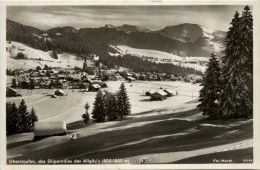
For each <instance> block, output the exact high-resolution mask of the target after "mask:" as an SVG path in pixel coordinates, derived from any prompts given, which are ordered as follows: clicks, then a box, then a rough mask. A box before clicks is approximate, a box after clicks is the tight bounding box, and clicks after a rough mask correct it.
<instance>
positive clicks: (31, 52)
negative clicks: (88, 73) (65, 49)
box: [6, 42, 83, 69]
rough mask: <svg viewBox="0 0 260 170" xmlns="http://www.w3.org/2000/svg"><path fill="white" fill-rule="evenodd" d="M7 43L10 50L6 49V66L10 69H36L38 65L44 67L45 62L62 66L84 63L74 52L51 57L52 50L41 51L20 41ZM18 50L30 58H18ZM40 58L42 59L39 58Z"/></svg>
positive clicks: (69, 66) (53, 65)
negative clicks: (56, 57) (55, 57)
mask: <svg viewBox="0 0 260 170" xmlns="http://www.w3.org/2000/svg"><path fill="white" fill-rule="evenodd" d="M6 45H7V48H8V49H9V51H6V60H7V61H6V62H7V65H6V67H7V68H8V69H17V68H18V69H19V68H20V69H21V68H23V69H35V67H37V66H40V67H41V68H43V67H44V65H45V64H46V65H48V66H51V67H61V68H74V67H75V66H77V67H82V65H83V60H77V56H75V55H73V54H68V53H62V54H58V59H54V58H52V57H51V53H52V51H48V52H45V51H41V50H38V49H34V48H31V47H29V46H27V45H24V44H22V43H18V42H12V43H11V44H9V43H6ZM18 52H22V53H23V54H25V56H26V57H27V58H28V59H26V60H22V59H20V60H18V59H16V55H17V53H18ZM39 58H40V59H41V60H38V59H39Z"/></svg>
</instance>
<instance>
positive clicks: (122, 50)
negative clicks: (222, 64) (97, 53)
mask: <svg viewBox="0 0 260 170" xmlns="http://www.w3.org/2000/svg"><path fill="white" fill-rule="evenodd" d="M110 47H112V48H114V49H115V50H116V51H117V53H110V52H109V55H110V56H120V55H125V54H131V55H134V56H137V57H152V58H153V59H154V61H156V60H157V61H156V62H158V63H172V64H173V65H178V66H182V67H187V68H193V69H195V70H198V71H202V72H204V71H205V70H206V68H207V66H206V65H205V64H204V65H201V64H200V62H208V61H209V58H207V57H181V56H178V55H175V54H171V53H167V52H162V51H158V50H150V49H138V48H132V47H129V46H126V45H110ZM165 59H166V60H169V61H165Z"/></svg>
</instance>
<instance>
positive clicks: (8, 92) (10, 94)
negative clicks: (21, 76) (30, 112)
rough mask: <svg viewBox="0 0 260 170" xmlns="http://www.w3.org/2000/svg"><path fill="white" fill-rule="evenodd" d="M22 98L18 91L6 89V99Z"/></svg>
mask: <svg viewBox="0 0 260 170" xmlns="http://www.w3.org/2000/svg"><path fill="white" fill-rule="evenodd" d="M16 96H21V95H20V94H19V93H17V91H16V90H15V89H13V88H11V87H6V97H16Z"/></svg>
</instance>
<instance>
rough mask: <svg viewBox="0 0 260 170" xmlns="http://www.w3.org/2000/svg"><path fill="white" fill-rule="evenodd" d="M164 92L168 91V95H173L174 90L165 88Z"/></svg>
mask: <svg viewBox="0 0 260 170" xmlns="http://www.w3.org/2000/svg"><path fill="white" fill-rule="evenodd" d="M164 92H165V93H167V97H171V96H173V91H171V90H168V89H165V90H164Z"/></svg>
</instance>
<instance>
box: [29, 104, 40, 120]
mask: <svg viewBox="0 0 260 170" xmlns="http://www.w3.org/2000/svg"><path fill="white" fill-rule="evenodd" d="M30 115H31V121H32V123H34V122H36V121H38V120H39V118H38V116H37V114H36V110H35V109H34V108H33V107H32V109H31V114H30Z"/></svg>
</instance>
